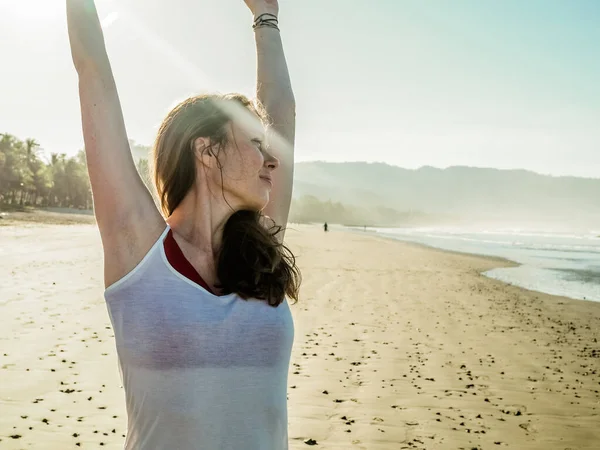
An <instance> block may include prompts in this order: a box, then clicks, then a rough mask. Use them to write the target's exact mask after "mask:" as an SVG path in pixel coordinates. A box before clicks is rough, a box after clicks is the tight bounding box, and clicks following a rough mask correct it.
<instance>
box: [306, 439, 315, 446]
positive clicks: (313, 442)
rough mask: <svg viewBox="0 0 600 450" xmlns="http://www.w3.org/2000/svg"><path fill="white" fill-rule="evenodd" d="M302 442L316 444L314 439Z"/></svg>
mask: <svg viewBox="0 0 600 450" xmlns="http://www.w3.org/2000/svg"><path fill="white" fill-rule="evenodd" d="M304 443H305V444H306V445H317V441H315V440H314V439H307V440H305V441H304Z"/></svg>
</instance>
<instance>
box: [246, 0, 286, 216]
mask: <svg viewBox="0 0 600 450" xmlns="http://www.w3.org/2000/svg"><path fill="white" fill-rule="evenodd" d="M244 1H245V2H246V4H247V5H248V7H249V8H250V10H251V11H252V13H253V15H254V18H255V19H256V18H257V17H259V16H261V15H263V14H265V13H266V14H269V15H266V16H263V17H264V19H267V20H268V19H272V18H275V17H278V15H279V5H278V2H277V0H244ZM271 23H275V21H271ZM254 33H255V38H256V52H257V62H258V71H257V86H256V92H257V97H258V100H259V101H260V102H261V103H262V104H263V106H264V107H265V109H266V112H267V114H268V116H269V118H270V121H271V124H272V127H271V129H270V131H271V133H270V135H269V152H270V153H272V154H273V155H274V156H275V157H277V159H279V162H280V166H279V168H278V169H277V170H275V171H274V172H273V189H272V191H271V199H270V201H269V204H268V205H267V207H266V208H265V210H264V211H263V212H264V213H265V215H267V216H269V217H271V219H273V220H274V221H275V223H277V225H280V226H282V227H284V228H285V226H286V225H287V220H288V215H289V210H290V203H291V201H292V185H293V180H294V137H295V132H296V102H295V99H294V93H293V91H292V84H291V82H290V75H289V72H288V67H287V63H286V60H285V55H284V52H283V44H282V41H281V35H280V34H279V30H278V29H276V28H274V27H269V26H263V27H258V28H256V29H255V31H254Z"/></svg>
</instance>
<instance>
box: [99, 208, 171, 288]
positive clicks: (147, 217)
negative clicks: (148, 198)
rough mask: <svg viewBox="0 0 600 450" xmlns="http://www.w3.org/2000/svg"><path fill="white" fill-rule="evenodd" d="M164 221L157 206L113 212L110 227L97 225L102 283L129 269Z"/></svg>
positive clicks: (145, 251) (121, 276)
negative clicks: (99, 239)
mask: <svg viewBox="0 0 600 450" xmlns="http://www.w3.org/2000/svg"><path fill="white" fill-rule="evenodd" d="M166 226H167V224H166V222H165V220H164V219H163V217H162V216H161V214H160V213H159V212H158V209H156V208H155V207H154V205H152V208H149V207H148V208H142V209H140V210H138V211H131V213H130V214H128V215H127V216H122V217H119V216H115V217H114V223H113V224H112V226H111V227H106V226H105V227H104V228H101V229H100V234H101V237H102V247H103V249H104V286H105V287H108V286H111V285H112V284H114V283H116V282H117V281H119V280H120V279H121V278H123V277H124V276H125V275H127V274H128V273H129V272H131V271H132V270H133V269H134V268H135V267H136V266H137V265H138V264H139V263H140V262H141V261H142V259H144V257H145V256H146V254H147V253H148V251H149V250H150V249H151V248H152V246H153V245H154V244H155V243H156V241H157V240H158V239H159V238H160V236H161V234H162V233H163V232H164V230H165V228H166Z"/></svg>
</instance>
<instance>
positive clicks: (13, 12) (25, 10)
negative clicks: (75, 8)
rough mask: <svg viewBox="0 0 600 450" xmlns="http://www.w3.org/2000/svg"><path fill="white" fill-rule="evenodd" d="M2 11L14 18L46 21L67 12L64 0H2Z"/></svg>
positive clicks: (0, 5) (0, 3) (0, 10)
mask: <svg viewBox="0 0 600 450" xmlns="http://www.w3.org/2000/svg"><path fill="white" fill-rule="evenodd" d="M0 13H1V14H6V15H7V16H8V17H11V18H13V19H14V20H27V21H30V20H35V21H36V22H38V21H44V20H49V19H54V18H56V17H58V16H60V15H64V14H65V1H64V0H0Z"/></svg>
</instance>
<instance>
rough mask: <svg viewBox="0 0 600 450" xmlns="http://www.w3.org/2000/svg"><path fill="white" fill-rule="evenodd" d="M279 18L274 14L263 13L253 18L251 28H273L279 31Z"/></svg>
mask: <svg viewBox="0 0 600 450" xmlns="http://www.w3.org/2000/svg"><path fill="white" fill-rule="evenodd" d="M278 23H279V20H278V19H277V16H276V15H275V14H271V13H264V14H261V15H260V16H258V17H256V19H254V24H253V25H252V29H254V30H256V29H257V28H263V27H266V28H275V29H276V30H277V31H279V27H278V26H277V25H278Z"/></svg>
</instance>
